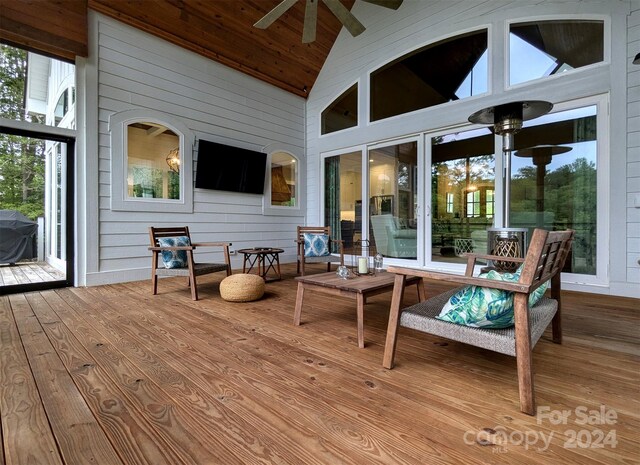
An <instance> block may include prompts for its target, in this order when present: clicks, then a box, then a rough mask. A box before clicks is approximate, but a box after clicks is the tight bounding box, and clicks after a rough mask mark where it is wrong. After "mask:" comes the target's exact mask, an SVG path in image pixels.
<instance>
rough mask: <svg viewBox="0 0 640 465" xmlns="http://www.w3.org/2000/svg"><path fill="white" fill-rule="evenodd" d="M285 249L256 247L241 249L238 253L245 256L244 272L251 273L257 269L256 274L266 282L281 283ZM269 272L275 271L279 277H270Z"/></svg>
mask: <svg viewBox="0 0 640 465" xmlns="http://www.w3.org/2000/svg"><path fill="white" fill-rule="evenodd" d="M283 252H284V249H274V248H272V247H254V248H251V249H240V250H238V253H241V254H243V255H244V260H243V262H242V272H243V273H251V271H252V270H253V269H254V268H255V269H256V272H257V274H258V275H259V276H261V277H262V279H264V280H265V282H268V281H279V280H281V279H282V273H280V254H281V253H283ZM269 271H273V272H274V273H275V274H276V275H277V277H268V276H267V274H268V273H269Z"/></svg>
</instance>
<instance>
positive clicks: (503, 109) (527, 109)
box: [469, 100, 553, 134]
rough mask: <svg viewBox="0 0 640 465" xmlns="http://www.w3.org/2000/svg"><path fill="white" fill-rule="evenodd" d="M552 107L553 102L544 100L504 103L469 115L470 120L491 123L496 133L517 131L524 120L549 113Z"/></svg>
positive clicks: (478, 122)
mask: <svg viewBox="0 0 640 465" xmlns="http://www.w3.org/2000/svg"><path fill="white" fill-rule="evenodd" d="M552 108H553V104H552V103H551V102H545V101H544V100H529V101H524V102H510V103H503V104H501V105H495V106H493V107H487V108H483V109H482V110H478V111H476V112H475V113H473V114H472V115H471V116H469V122H471V123H475V124H491V125H493V130H494V132H495V133H496V134H502V133H508V132H516V131H519V130H520V129H521V128H522V122H523V121H526V120H530V119H533V118H537V117H538V116H542V115H544V114H546V113H549V112H550V111H551V109H552Z"/></svg>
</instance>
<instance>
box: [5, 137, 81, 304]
mask: <svg viewBox="0 0 640 465" xmlns="http://www.w3.org/2000/svg"><path fill="white" fill-rule="evenodd" d="M53 139H57V140H53ZM73 146H74V144H73V139H70V138H67V137H59V138H58V137H57V136H47V135H44V134H41V133H38V132H32V131H21V130H15V129H12V128H5V127H3V128H0V294H7V293H14V292H25V291H29V290H40V289H47V288H53V287H61V286H69V285H71V283H72V280H73V278H72V262H73V260H72V256H71V254H70V253H69V251H71V250H73V249H72V248H68V247H67V244H71V243H72V238H71V237H70V236H71V233H72V231H71V230H70V228H67V224H68V221H69V217H70V215H71V213H72V212H70V211H69V209H68V208H67V206H68V205H69V202H70V199H71V198H72V197H71V190H70V189H69V188H68V185H69V182H70V178H72V176H73V173H72V170H70V167H69V165H68V163H67V160H68V151H71V150H73Z"/></svg>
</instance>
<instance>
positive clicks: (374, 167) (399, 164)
mask: <svg viewBox="0 0 640 465" xmlns="http://www.w3.org/2000/svg"><path fill="white" fill-rule="evenodd" d="M368 168H369V196H368V199H369V208H368V210H367V211H368V212H369V217H368V220H369V235H368V236H369V243H370V245H371V247H372V248H375V250H376V252H378V253H381V254H382V255H383V257H386V258H389V259H396V258H398V259H410V260H416V259H417V257H418V229H419V222H418V204H419V203H418V142H417V141H415V140H410V141H407V142H402V143H394V144H392V145H378V146H373V147H370V148H369V151H368Z"/></svg>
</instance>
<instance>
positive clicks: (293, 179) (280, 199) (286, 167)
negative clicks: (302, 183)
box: [271, 152, 299, 207]
mask: <svg viewBox="0 0 640 465" xmlns="http://www.w3.org/2000/svg"><path fill="white" fill-rule="evenodd" d="M298 189H299V187H298V163H297V160H296V158H295V157H294V156H293V155H291V154H290V153H287V152H275V153H273V154H271V206H274V207H295V206H296V205H297V204H298V203H297V199H298Z"/></svg>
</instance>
